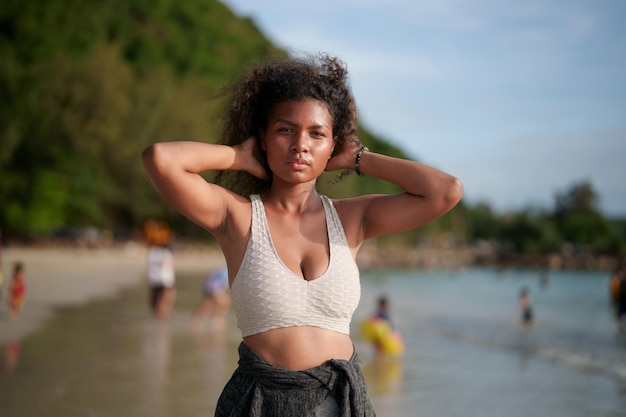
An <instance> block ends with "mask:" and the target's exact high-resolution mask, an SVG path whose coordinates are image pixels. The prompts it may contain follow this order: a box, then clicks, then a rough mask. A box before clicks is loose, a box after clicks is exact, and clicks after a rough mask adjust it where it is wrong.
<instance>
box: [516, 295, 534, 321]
mask: <svg viewBox="0 0 626 417" xmlns="http://www.w3.org/2000/svg"><path fill="white" fill-rule="evenodd" d="M519 313H520V319H521V322H522V325H523V326H524V327H528V326H530V325H531V324H532V323H533V309H532V305H531V302H530V294H529V292H528V290H527V289H526V288H522V290H521V291H520V296H519Z"/></svg>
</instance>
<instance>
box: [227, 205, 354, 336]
mask: <svg viewBox="0 0 626 417" xmlns="http://www.w3.org/2000/svg"><path fill="white" fill-rule="evenodd" d="M250 200H251V201H252V225H251V228H250V238H249V240H248V246H247V248H246V253H245V255H244V257H243V261H242V263H241V266H240V267H239V271H238V272H237V275H236V276H235V278H234V280H233V284H232V287H231V296H232V300H233V307H234V309H235V314H236V316H237V326H238V327H239V329H240V330H241V333H242V335H243V337H246V336H251V335H253V334H257V333H261V332H265V331H268V330H272V329H277V328H282V327H291V326H315V327H321V328H324V329H330V330H334V331H337V332H339V333H344V334H349V333H350V321H351V320H352V314H354V310H356V307H357V305H358V304H359V300H360V298H361V283H360V280H359V269H358V267H357V265H356V262H355V261H354V259H353V258H352V254H351V252H350V248H349V247H348V243H347V241H346V235H345V233H344V231H343V226H342V224H341V220H340V219H339V216H338V214H337V211H336V210H335V207H334V206H333V203H332V202H331V201H330V199H328V197H326V196H322V203H323V205H324V211H325V214H326V228H327V230H328V240H329V245H330V261H329V264H328V267H327V269H326V271H325V272H324V273H323V274H322V275H321V276H319V277H318V278H315V279H313V280H311V281H307V280H304V279H302V278H301V277H299V276H297V275H296V274H294V273H293V272H292V271H291V270H290V269H289V268H287V266H286V265H285V264H284V263H283V261H282V260H281V259H280V257H279V256H278V252H276V248H275V247H274V243H273V242H272V237H271V236H270V231H269V227H268V224H267V217H266V215H265V208H264V207H263V202H262V201H261V198H260V197H259V195H257V194H254V195H251V196H250Z"/></svg>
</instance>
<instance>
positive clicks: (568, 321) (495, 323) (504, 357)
mask: <svg viewBox="0 0 626 417" xmlns="http://www.w3.org/2000/svg"><path fill="white" fill-rule="evenodd" d="M608 281H609V275H608V274H607V273H604V272H572V271H551V272H549V273H546V272H545V271H533V270H502V271H499V270H495V269H481V268H473V269H467V270H461V271H432V272H424V271H381V272H380V273H378V274H376V273H371V274H365V276H364V285H363V298H362V303H361V308H360V309H359V312H358V313H359V314H360V315H361V314H366V313H367V311H366V309H364V307H365V306H367V305H369V306H371V307H370V311H371V310H373V306H374V305H375V300H376V297H378V296H379V295H381V294H385V295H386V296H387V297H388V298H389V300H390V302H391V309H392V317H393V320H394V322H395V325H396V327H397V328H398V329H400V330H401V332H402V334H403V335H404V338H405V342H406V352H405V354H404V355H403V357H402V358H400V359H399V360H398V362H399V363H398V364H396V367H398V368H399V369H398V370H397V371H396V374H392V377H394V378H396V379H397V380H396V382H395V385H390V384H388V387H390V386H391V387H394V388H393V390H390V389H388V388H386V387H385V386H384V385H383V388H382V389H381V390H380V392H378V393H376V392H374V394H375V395H374V403H375V404H376V405H377V409H378V410H380V411H381V415H384V416H445V417H450V416H483V417H485V416H494V417H496V416H509V417H511V416H520V417H524V416H526V417H527V416H550V417H556V416H563V417H573V416H581V417H582V416H587V417H592V416H593V417H601V416H625V415H626V334H624V333H620V332H619V330H618V326H617V323H616V322H615V320H614V319H613V311H612V309H611V304H610V302H609V285H608ZM522 289H526V290H527V291H529V293H530V296H531V302H532V310H533V315H534V320H533V324H532V326H530V327H526V326H522V325H521V322H520V313H519V310H518V301H519V293H520V291H521V290H522ZM383 369H384V368H383ZM375 375H376V374H375V373H372V374H370V380H371V381H375V379H376V378H375ZM379 375H384V374H383V373H379ZM373 386H375V387H376V386H378V385H375V384H374V385H373ZM383 410H384V412H383Z"/></svg>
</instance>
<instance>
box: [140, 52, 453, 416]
mask: <svg viewBox="0 0 626 417" xmlns="http://www.w3.org/2000/svg"><path fill="white" fill-rule="evenodd" d="M230 93H231V101H230V104H229V107H228V109H227V112H226V115H225V118H224V132H223V139H222V143H223V144H221V145H216V144H207V143H198V142H169V143H158V144H154V145H152V146H150V147H148V148H147V149H146V150H145V151H144V152H143V154H142V159H143V162H144V165H145V169H146V172H147V174H148V176H149V178H150V180H151V181H152V183H153V185H154V186H155V188H156V189H157V190H158V191H159V192H160V193H161V195H162V196H163V198H164V199H165V200H167V201H168V202H169V203H170V204H171V205H172V206H174V207H175V208H176V209H177V210H178V211H179V212H181V213H182V214H183V215H185V216H186V217H188V218H189V219H191V220H192V221H194V222H196V223H197V224H198V225H200V226H201V227H203V228H204V229H206V230H207V231H209V232H210V233H211V234H212V235H213V236H214V237H215V238H216V240H217V241H218V243H219V245H220V247H221V249H222V251H223V252H224V256H225V259H226V263H227V267H228V271H229V282H230V286H231V296H232V300H233V307H234V309H235V313H236V317H237V325H238V327H239V328H240V329H241V331H242V336H243V341H242V343H241V344H240V346H239V355H240V361H239V367H238V368H237V370H236V371H235V373H234V375H233V376H232V378H231V380H230V381H229V382H228V384H227V385H226V387H225V388H224V391H223V392H222V395H221V396H220V399H219V401H218V405H217V411H216V415H217V416H222V415H224V416H225V415H228V416H239V415H241V416H243V415H245V416H261V415H280V416H292V415H294V416H295V415H297V416H310V415H341V416H347V415H359V416H361V415H363V416H365V415H367V416H370V415H375V413H374V411H373V409H372V406H371V403H370V401H369V398H368V396H367V392H366V388H365V384H364V381H363V376H362V373H361V369H360V363H359V361H358V357H357V356H356V352H355V351H354V345H353V344H352V341H351V339H350V335H349V327H350V320H351V317H352V314H353V312H354V310H355V309H356V307H357V305H358V302H359V298H360V284H359V274H358V268H357V266H356V262H355V259H356V255H357V252H358V250H359V248H360V247H361V245H362V244H363V242H364V241H365V240H366V239H371V238H375V237H379V236H383V235H389V234H392V233H398V232H403V231H406V230H410V229H414V228H417V227H419V226H422V225H425V224H426V223H428V222H430V221H432V220H434V219H436V218H438V217H439V216H441V215H442V214H444V213H446V212H447V211H448V210H450V209H451V208H452V207H454V206H455V205H456V204H457V202H458V201H459V200H460V199H461V196H462V193H463V188H462V185H461V183H460V182H459V180H458V179H456V178H454V177H453V176H451V175H448V174H446V173H444V172H441V171H439V170H436V169H434V168H431V167H428V166H426V165H423V164H419V163H417V162H413V161H408V160H401V159H397V158H392V157H389V156H386V155H382V154H377V153H374V152H369V150H368V149H367V148H365V147H364V146H362V145H361V143H360V142H359V139H358V137H357V135H356V128H357V117H356V105H355V103H354V100H353V97H352V94H351V92H350V90H349V88H348V83H347V70H346V69H345V66H344V64H343V63H342V62H341V61H340V60H338V59H336V58H331V57H327V56H320V57H308V58H290V59H286V60H284V61H280V62H274V63H269V64H267V65H265V66H261V67H259V68H257V69H256V70H254V71H253V72H251V73H250V74H249V75H248V76H247V77H245V78H244V79H243V80H242V81H241V82H240V83H238V84H236V85H235V86H234V87H233V88H232V90H231V92H230ZM335 170H354V171H355V172H356V173H357V174H358V175H370V176H374V177H378V178H380V179H383V180H386V181H389V182H391V183H394V184H396V185H398V186H400V187H401V188H402V189H404V190H405V191H404V192H403V193H400V194H397V195H364V196H360V197H356V198H349V199H339V200H332V201H331V200H330V199H328V198H326V197H324V196H320V194H318V192H317V190H316V188H315V185H316V182H317V180H318V178H319V177H320V175H321V174H322V173H323V172H324V171H335ZM206 171H214V172H217V177H216V181H215V182H216V183H210V182H207V181H206V180H204V179H203V177H201V176H200V175H199V173H201V172H206ZM233 190H235V191H237V192H234V191H233Z"/></svg>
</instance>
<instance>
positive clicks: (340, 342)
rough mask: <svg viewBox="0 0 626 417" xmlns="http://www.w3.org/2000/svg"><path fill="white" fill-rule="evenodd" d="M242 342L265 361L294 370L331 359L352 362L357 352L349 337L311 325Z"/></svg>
mask: <svg viewBox="0 0 626 417" xmlns="http://www.w3.org/2000/svg"><path fill="white" fill-rule="evenodd" d="M243 342H244V344H245V345H246V346H248V347H249V348H250V349H252V350H253V351H255V352H256V353H257V354H258V355H259V356H260V357H261V358H262V359H263V360H264V361H265V362H267V363H270V364H272V365H274V366H277V367H279V368H286V369H291V370H294V371H302V370H305V369H309V368H314V367H316V366H319V365H321V364H323V363H324V362H327V361H328V360H330V359H345V360H350V358H351V357H352V354H353V353H354V346H353V344H352V340H351V339H350V336H349V335H347V334H343V333H338V332H335V331H332V330H326V329H322V328H319V327H311V326H295V327H284V328H281V329H273V330H269V331H267V332H262V333H257V334H255V335H252V336H247V337H244V339H243Z"/></svg>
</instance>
